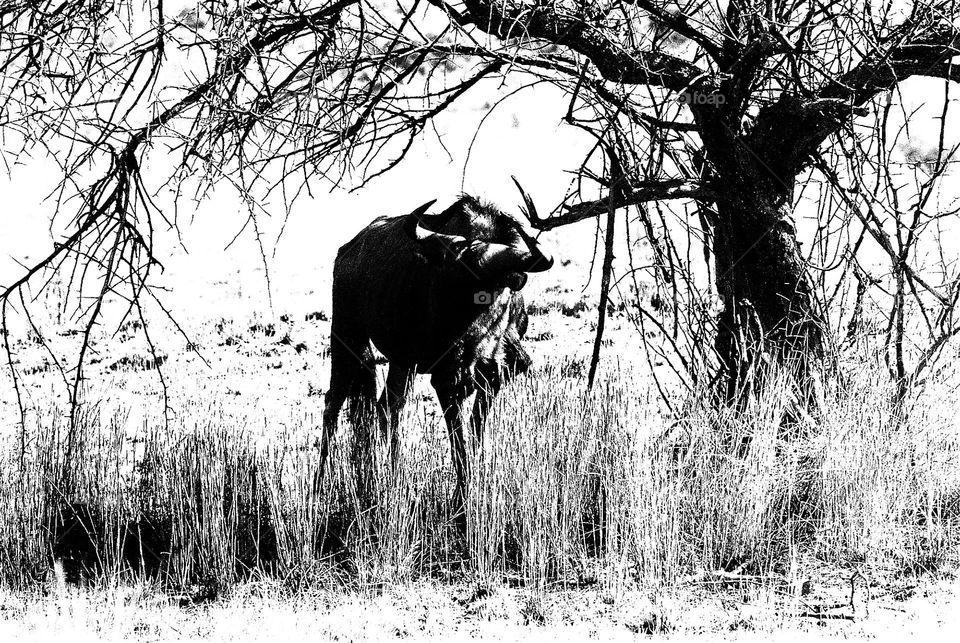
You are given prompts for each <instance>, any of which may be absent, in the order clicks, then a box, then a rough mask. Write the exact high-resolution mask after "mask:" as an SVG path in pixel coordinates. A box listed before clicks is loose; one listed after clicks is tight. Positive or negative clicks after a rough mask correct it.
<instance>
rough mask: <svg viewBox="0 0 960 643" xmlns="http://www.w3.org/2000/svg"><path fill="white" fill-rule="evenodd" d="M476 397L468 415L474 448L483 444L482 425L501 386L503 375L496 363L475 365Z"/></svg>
mask: <svg viewBox="0 0 960 643" xmlns="http://www.w3.org/2000/svg"><path fill="white" fill-rule="evenodd" d="M476 379H477V396H476V399H475V400H474V403H473V413H472V414H471V415H470V428H471V430H472V431H473V438H474V445H475V448H478V449H479V448H480V447H481V445H482V444H483V425H484V424H485V423H486V421H487V413H489V411H490V404H491V403H492V402H493V398H494V397H496V395H497V393H498V392H500V388H501V387H502V386H503V382H504V373H503V371H502V369H501V368H500V367H499V365H497V363H496V362H479V363H478V364H477V378H476Z"/></svg>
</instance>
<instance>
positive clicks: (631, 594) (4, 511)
mask: <svg viewBox="0 0 960 643" xmlns="http://www.w3.org/2000/svg"><path fill="white" fill-rule="evenodd" d="M579 297H580V295H579V294H578V293H573V292H570V291H569V290H567V291H566V292H565V291H564V289H563V288H561V287H559V286H557V285H553V286H550V285H545V286H543V287H541V289H540V290H539V291H535V294H534V295H533V297H532V301H531V302H530V310H531V313H532V314H531V326H530V331H529V333H528V345H530V346H531V352H532V353H533V354H534V356H535V358H536V365H535V368H534V369H533V371H532V372H531V373H529V374H528V375H526V376H523V377H521V378H518V380H517V381H515V382H514V383H513V384H511V385H510V386H508V387H507V389H506V390H505V391H504V392H503V394H502V395H501V396H500V397H499V398H498V400H497V404H496V408H495V410H494V412H493V414H492V416H491V418H490V421H489V424H488V427H487V432H486V439H485V442H484V445H483V447H482V449H481V451H480V453H481V456H480V459H479V460H478V461H477V462H476V463H475V466H476V468H477V474H478V484H476V485H475V486H474V487H473V488H472V491H471V495H470V498H469V507H468V510H469V524H470V529H469V531H468V534H467V537H466V540H464V539H463V538H462V537H460V536H458V535H457V533H456V530H455V528H454V527H453V521H452V518H451V516H450V512H449V504H448V499H449V496H450V492H451V489H452V471H451V469H450V464H449V453H448V450H449V447H448V442H447V438H446V433H445V429H444V428H443V425H442V417H441V416H440V415H439V409H438V407H437V406H436V402H435V401H434V398H433V394H432V391H431V390H430V389H429V387H428V385H427V383H426V381H420V382H419V383H418V385H417V389H416V392H415V395H414V398H413V403H411V404H410V405H408V407H407V410H406V415H405V417H404V420H403V423H402V427H403V429H402V430H403V434H404V441H403V449H402V453H401V464H400V467H399V469H398V471H396V472H391V471H390V470H389V468H388V467H387V466H386V464H385V463H384V462H383V457H382V456H383V452H384V450H383V449H382V448H381V449H377V448H374V450H373V452H372V455H371V452H369V451H368V450H366V449H363V448H360V447H361V446H362V444H364V432H363V431H360V432H359V433H358V432H355V431H352V430H351V428H350V427H349V425H348V424H347V422H346V420H345V419H342V421H341V430H340V432H339V433H338V436H337V442H336V444H335V450H334V454H335V455H334V461H335V467H334V472H333V474H332V475H330V476H329V477H327V478H325V479H324V480H323V481H322V483H321V484H320V486H319V488H318V487H317V486H315V481H314V471H315V466H314V463H315V461H316V457H317V456H316V451H315V449H314V448H313V443H314V439H315V437H316V430H317V425H318V423H319V417H320V412H321V411H322V395H321V393H322V390H323V388H324V386H325V384H326V378H327V370H328V365H327V358H326V353H325V350H324V347H325V346H326V342H327V339H326V334H327V333H328V327H329V324H328V320H327V314H326V313H325V312H324V311H323V310H316V311H310V310H308V311H307V312H303V310H298V311H297V312H295V313H294V312H291V313H285V314H283V315H278V316H277V318H276V319H271V320H267V319H264V318H262V317H260V316H256V317H248V318H245V317H242V316H238V317H234V318H219V319H218V318H213V319H209V320H207V321H202V320H201V321H199V322H195V323H194V325H193V327H192V328H193V330H194V338H195V339H196V340H197V343H198V348H199V349H200V352H201V354H202V355H203V359H205V360H206V362H207V363H208V364H210V366H207V365H205V364H204V362H203V361H202V360H201V358H200V357H198V356H197V355H196V354H195V353H193V352H191V351H188V350H186V347H183V348H182V349H181V350H179V351H169V352H164V353H162V355H161V357H162V358H163V359H162V362H163V363H162V364H161V367H162V368H161V371H160V372H161V373H163V380H162V381H161V380H160V378H159V377H158V372H157V369H156V364H155V359H154V357H153V356H152V355H151V353H150V352H149V349H148V346H147V345H146V344H145V342H144V339H143V336H142V333H138V332H137V331H138V330H140V329H139V328H138V327H137V325H136V323H135V322H134V323H130V324H129V325H127V326H126V327H124V328H123V329H121V331H120V333H118V334H117V336H116V337H115V338H113V339H112V340H109V341H106V340H104V342H103V344H102V348H101V349H100V350H98V351H97V353H96V355H97V357H96V359H97V363H96V364H95V365H94V366H95V367H96V368H97V370H96V371H93V372H95V373H97V376H96V377H93V378H92V382H94V383H95V384H96V387H95V388H92V389H91V393H90V397H89V399H90V400H91V403H89V404H88V405H87V406H86V407H85V409H86V410H85V412H84V414H83V416H82V422H81V424H80V429H81V431H82V435H81V436H80V438H81V439H79V440H78V441H77V444H82V445H83V446H82V449H81V450H78V451H76V452H75V453H74V458H73V463H74V464H73V467H72V468H71V475H70V476H69V478H70V479H71V480H73V482H74V487H73V488H72V489H66V488H61V487H58V486H57V485H56V484H52V482H53V481H56V480H60V479H63V478H62V475H61V474H62V467H63V465H64V461H65V457H66V450H67V448H68V446H67V445H68V442H69V440H68V435H67V434H68V431H67V430H66V429H67V424H66V421H65V417H64V416H63V414H62V412H61V410H59V409H62V403H63V400H62V397H61V398H60V402H59V404H58V402H57V395H58V394H59V395H61V396H62V393H57V390H58V381H57V377H58V376H57V374H56V371H55V368H54V366H53V365H51V364H50V363H49V362H48V361H46V358H45V357H44V355H43V354H42V352H41V351H40V348H39V347H38V346H33V347H32V348H31V347H30V346H29V337H24V338H21V339H20V341H21V342H22V346H24V347H26V348H27V350H25V351H24V352H23V353H22V355H23V357H22V361H21V363H20V368H22V369H24V371H25V372H26V373H28V376H27V380H26V381H27V383H28V384H29V385H30V386H29V388H28V389H27V391H28V393H27V398H28V399H29V400H30V402H31V407H32V408H34V409H36V410H35V412H32V413H30V414H29V416H28V431H27V432H26V433H20V432H19V431H9V432H7V434H6V435H5V439H4V445H3V464H2V467H0V471H2V472H3V473H2V476H3V479H2V486H3V488H4V494H3V496H2V500H0V525H2V529H0V539H2V548H0V565H2V576H3V583H4V585H5V587H7V588H8V589H5V590H4V594H3V597H2V599H0V603H2V605H3V610H2V615H3V616H2V618H3V619H4V620H3V621H0V633H3V632H4V630H3V628H6V630H7V631H9V632H11V633H14V632H15V633H17V634H18V636H19V635H21V634H23V635H31V636H34V637H38V638H43V637H45V636H53V635H55V633H56V632H58V631H66V630H70V631H71V632H79V633H85V635H86V636H88V637H89V638H90V640H99V639H100V638H101V637H106V638H111V637H112V638H115V639H120V638H127V637H130V638H134V639H140V640H166V639H181V638H213V639H214V640H231V639H232V638H236V637H238V636H240V635H241V633H242V632H246V631H248V630H254V631H256V632H257V633H258V635H259V636H261V638H262V639H263V640H267V639H270V638H275V636H276V635H278V634H277V633H281V632H282V633H283V636H285V637H289V636H293V637H294V638H295V637H296V636H301V637H303V638H311V637H313V636H315V635H317V634H319V635H321V638H323V637H326V638H330V639H341V640H342V639H380V638H385V637H388V636H389V637H391V638H393V637H401V638H404V637H410V638H414V639H417V638H441V637H447V636H450V635H457V634H461V635H465V634H469V635H471V636H480V637H482V638H487V639H494V640H495V639H512V638H515V637H516V635H517V633H518V632H520V631H521V630H518V629H517V628H523V631H525V632H528V633H529V636H530V637H532V638H534V639H539V638H543V639H547V638H557V637H560V638H579V637H580V636H584V635H585V636H592V637H594V638H597V639H599V640H605V639H608V638H611V639H616V638H628V637H632V636H634V635H635V634H637V633H657V634H663V635H669V636H675V637H684V636H687V635H697V634H706V635H713V634H717V633H720V632H722V633H723V635H724V636H728V637H731V638H746V639H751V638H758V639H760V638H765V634H764V633H769V632H771V631H778V632H781V633H784V634H785V635H797V636H799V635H801V634H803V635H804V636H807V635H810V634H823V635H829V636H834V635H836V636H844V637H849V636H861V635H863V636H873V635H885V634H892V633H894V632H899V633H902V634H903V635H905V636H906V635H908V634H910V633H918V632H929V631H935V630H936V629H937V628H941V627H943V628H945V627H947V626H948V621H949V618H952V617H953V616H954V613H955V609H954V608H953V606H954V605H955V601H956V600H957V599H956V587H955V584H954V582H953V581H952V580H950V579H951V578H952V569H953V568H954V566H955V564H956V556H955V553H956V544H957V516H958V512H960V473H958V472H960V466H958V465H960V462H958V460H960V452H958V446H960V445H958V438H957V436H956V435H955V432H954V431H953V427H954V426H955V412H956V409H957V408H958V407H957V399H956V397H957V392H956V391H955V390H954V389H953V388H951V387H950V386H949V381H950V380H951V378H952V374H951V373H950V372H945V373H942V374H941V380H938V383H935V384H933V385H931V386H930V387H929V388H928V390H927V391H926V392H925V393H924V395H923V396H922V397H921V398H920V399H919V400H918V402H917V404H916V406H915V407H914V408H913V409H912V412H911V413H910V414H909V415H908V416H906V417H900V416H899V415H898V414H896V413H895V412H894V410H893V406H892V404H891V402H890V399H891V398H892V395H891V391H890V389H889V384H888V383H887V381H886V379H885V377H886V376H885V374H884V372H883V369H882V368H880V367H879V362H871V358H870V357H869V353H868V352H866V350H865V349H864V351H862V352H860V353H859V354H856V352H855V351H850V356H849V357H848V359H849V360H850V361H849V363H847V364H846V367H847V371H848V372H849V373H851V376H850V377H849V379H848V381H847V382H846V383H845V386H844V387H843V388H840V389H836V390H828V391H824V392H823V395H824V402H825V408H826V412H825V413H824V415H823V416H822V417H820V418H817V419H813V418H810V419H809V422H810V423H812V424H809V425H802V426H800V427H798V428H797V429H796V435H794V436H785V435H783V434H782V433H781V432H780V431H779V429H778V427H779V426H781V424H782V422H781V417H782V414H783V413H784V410H785V408H786V406H787V400H786V396H785V394H784V389H783V388H782V387H777V386H776V383H775V378H774V383H772V384H771V385H770V386H769V390H768V391H767V393H766V395H765V396H763V397H762V398H761V399H760V401H758V402H757V403H756V404H755V405H754V406H752V407H751V408H749V409H748V410H747V411H746V412H744V413H742V414H724V413H718V412H717V411H715V410H712V409H710V408H708V406H707V405H706V404H705V403H704V402H703V401H701V399H702V398H701V397H698V396H697V395H695V394H694V395H687V396H679V397H678V398H677V399H678V400H680V401H681V402H682V404H683V406H682V407H680V408H678V409H677V412H676V415H674V416H671V415H670V414H669V413H668V412H667V410H666V409H665V407H664V405H663V403H662V402H661V400H660V399H659V398H658V396H657V393H656V389H655V388H654V386H653V384H652V381H651V379H650V376H649V370H648V367H647V365H646V362H645V360H644V359H643V356H642V352H641V351H640V347H639V341H638V338H637V336H636V331H635V329H634V327H633V323H632V322H631V320H630V318H629V314H630V312H629V308H625V309H618V310H615V311H613V315H612V317H611V320H612V322H611V326H612V328H611V330H610V332H609V334H608V338H609V341H608V344H607V346H606V347H605V350H606V351H608V357H607V359H605V360H604V367H603V368H602V369H601V374H600V379H599V382H598V385H597V386H596V387H595V388H594V390H593V391H592V392H587V391H586V365H587V355H588V351H589V340H590V333H589V331H590V328H591V324H592V318H593V309H594V308H595V306H594V305H592V304H590V303H589V301H587V303H584V304H577V302H578V301H583V300H582V299H579ZM157 332H158V333H159V332H160V331H157ZM166 332H170V331H169V330H168V331H166ZM72 339H73V338H72V337H71V336H70V335H69V334H65V335H63V336H59V337H58V340H57V341H61V342H69V341H71V340H72ZM162 339H163V342H158V343H160V344H161V345H162V346H165V347H169V346H171V345H175V342H176V337H175V336H174V335H172V334H171V335H170V336H169V337H162ZM155 341H156V340H155ZM180 342H181V344H180V345H181V346H183V343H182V342H183V340H182V339H181V340H180ZM867 345H868V342H866V341H864V343H863V346H867ZM31 360H33V361H31ZM941 382H942V383H941ZM60 385H61V386H62V383H60ZM162 386H166V387H167V394H168V397H169V399H170V401H171V407H170V409H169V410H168V411H167V413H166V419H165V418H164V409H163V404H162V399H163V396H162ZM44 396H47V397H46V398H44ZM43 399H47V400H48V403H47V404H42V403H41V404H38V402H39V401H42V400H43ZM5 402H6V403H5V405H4V408H5V413H6V414H7V417H8V418H12V417H13V414H12V412H13V410H14V408H15V407H14V405H13V403H12V400H11V399H10V398H9V397H7V398H5ZM13 419H15V418H13ZM13 419H12V420H11V421H10V423H9V424H8V426H11V425H12V424H13ZM358 436H359V437H358ZM747 444H748V445H749V446H748V447H745V446H744V445H747ZM77 448H80V447H77ZM358 485H359V488H360V489H361V493H359V494H358V492H357V489H358ZM362 490H365V491H366V493H363V492H362ZM468 559H469V561H468ZM54 560H55V561H56V562H55V564H53V565H51V561H54ZM76 580H80V581H81V582H82V584H83V586H82V587H81V588H76V587H74V585H73V581H76ZM851 583H852V584H853V586H854V587H855V588H856V589H855V595H854V598H853V601H851ZM14 588H20V591H14ZM84 588H85V589H84ZM24 591H25V593H24ZM868 604H869V605H868ZM865 610H866V611H865ZM853 619H856V620H853ZM243 638H244V639H246V638H248V637H247V636H246V635H244V636H243ZM81 640H82V638H81Z"/></svg>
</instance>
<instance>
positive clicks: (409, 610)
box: [0, 577, 960, 643]
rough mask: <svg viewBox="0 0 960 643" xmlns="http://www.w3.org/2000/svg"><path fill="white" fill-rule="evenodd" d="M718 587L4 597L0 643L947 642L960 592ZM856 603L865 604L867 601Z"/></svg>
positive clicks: (54, 592) (943, 584)
mask: <svg viewBox="0 0 960 643" xmlns="http://www.w3.org/2000/svg"><path fill="white" fill-rule="evenodd" d="M726 583H727V584H726V585H725V586H724V587H720V586H718V585H716V584H714V583H710V582H707V581H706V579H704V580H699V581H698V580H691V581H689V582H688V583H685V584H682V585H678V586H677V587H672V588H661V589H660V590H658V591H656V592H649V591H647V592H644V591H640V590H638V589H636V588H620V589H619V590H605V589H600V588H598V587H593V588H586V589H578V590H569V589H568V590H563V589H555V590H551V591H544V592H530V591H527V590H523V589H515V588H509V587H505V586H497V587H492V588H487V587H486V586H483V585H477V584H454V585H450V584H440V583H436V582H425V581H419V582H413V583H406V584H403V585H389V586H385V587H381V588H368V589H366V590H346V591H344V590H337V591H325V590H313V591H309V592H297V593H291V592H290V591H289V590H287V589H286V588H284V587H282V586H281V585H280V584H279V583H277V582H270V581H259V582H248V583H245V584H243V585H241V586H238V587H237V588H235V589H234V590H233V591H232V592H231V593H230V595H229V596H226V597H222V598H221V599H219V600H217V601H214V602H211V603H206V604H189V605H188V606H183V605H181V603H180V599H179V598H178V597H176V596H174V597H171V596H169V595H168V594H166V593H163V592H160V591H158V590H157V589H156V588H153V587H149V586H139V585H122V586H120V587H113V588H109V589H99V590H77V589H73V588H57V587H56V586H53V587H50V588H49V594H48V595H46V596H41V595H39V594H29V595H24V594H22V593H18V594H11V593H8V592H3V593H0V637H2V638H3V640H8V641H14V640H15V641H34V640H37V641H47V640H55V639H58V638H62V637H69V639H70V640H71V641H74V642H78V643H79V642H82V641H114V640H118V641H119V640H134V641H166V640H209V641H234V640H241V641H276V640H284V641H291V642H293V641H317V640H321V641H327V640H329V641H363V640H466V639H467V638H470V639H476V640H490V641H515V640H527V641H557V640H599V641H619V640H635V639H636V638H637V636H643V635H654V636H656V637H657V638H663V639H667V640H686V639H699V640H716V639H718V638H722V639H723V640H731V641H736V640H744V641H766V640H770V639H771V638H776V639H777V640H801V639H802V640H805V641H806V640H811V639H812V640H818V639H825V640H835V639H848V640H849V639H853V640H860V639H873V640H910V639H914V640H928V641H932V640H953V637H955V635H956V632H957V631H958V630H957V628H958V627H960V610H958V607H960V584H958V583H957V581H956V580H952V579H948V578H943V577H941V578H926V579H923V580H916V579H914V580H912V581H902V582H901V583H899V584H898V585H897V587H896V588H894V589H892V590H891V589H887V590H878V588H877V587H872V588H870V590H871V591H872V593H873V596H872V597H871V598H870V599H869V600H866V599H863V600H861V599H859V598H857V599H856V600H855V602H854V603H853V604H852V605H851V602H850V600H849V595H848V593H847V592H839V591H834V592H832V594H833V596H832V598H834V599H836V601H835V603H834V604H835V605H837V606H836V607H833V608H832V609H828V610H823V611H817V609H816V605H817V603H816V600H817V599H816V598H814V597H815V595H816V594H821V596H822V595H823V594H824V593H826V592H827V591H829V590H827V589H826V586H827V583H826V582H824V583H822V584H821V583H819V582H818V583H817V584H816V586H815V587H814V588H812V589H811V590H810V593H809V594H807V595H805V596H803V597H800V596H793V595H790V594H789V593H787V592H782V591H778V590H777V589H776V588H775V587H773V586H771V585H756V584H753V583H750V582H743V583H738V582H737V581H732V580H730V579H728V580H727V581H726ZM863 591H864V594H863V595H864V596H866V594H865V591H866V589H864V590H863Z"/></svg>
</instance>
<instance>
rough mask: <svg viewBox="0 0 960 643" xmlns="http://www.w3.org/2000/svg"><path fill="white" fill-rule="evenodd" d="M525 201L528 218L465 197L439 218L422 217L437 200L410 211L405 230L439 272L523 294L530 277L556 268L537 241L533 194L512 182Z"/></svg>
mask: <svg viewBox="0 0 960 643" xmlns="http://www.w3.org/2000/svg"><path fill="white" fill-rule="evenodd" d="M514 182H515V183H516V184H517V188H518V189H519V190H520V194H521V196H522V198H523V203H524V205H523V206H522V207H521V213H522V214H523V215H524V218H520V217H517V216H514V215H512V214H508V213H506V212H503V211H502V210H500V209H499V208H497V207H496V206H495V205H492V204H490V203H485V202H482V201H480V200H478V199H476V198H474V197H472V196H469V195H464V196H462V197H460V199H459V200H457V202H456V203H454V204H453V205H451V206H450V207H449V208H447V209H446V210H444V211H443V212H441V213H440V214H437V215H424V213H425V212H426V211H427V209H428V208H429V207H430V206H431V205H433V203H434V201H431V202H429V203H425V204H424V205H422V206H420V207H419V208H417V210H415V211H414V212H413V213H411V215H410V218H409V220H408V223H407V232H408V234H410V235H411V236H412V237H413V238H414V239H416V243H417V252H418V254H419V255H420V256H421V257H422V258H423V259H424V260H425V261H427V262H429V263H431V264H433V265H436V266H438V267H439V268H443V269H448V270H453V271H456V272H460V273H463V274H464V275H465V276H467V277H468V278H469V277H472V278H473V279H474V280H475V281H477V282H478V283H479V284H481V285H486V286H490V287H495V288H500V287H504V286H506V287H509V288H510V289H511V290H520V289H521V288H523V286H524V285H525V284H526V282H527V273H529V272H541V271H543V270H547V269H549V268H550V267H551V266H553V256H552V254H551V253H550V251H549V250H548V249H547V248H546V247H545V246H544V244H542V243H539V242H538V241H537V240H536V238H535V237H534V234H535V230H534V229H533V228H532V227H531V225H530V223H529V221H530V219H531V218H536V217H537V209H536V206H535V205H534V203H533V199H531V198H530V195H528V194H527V193H526V191H524V189H523V188H522V187H521V186H520V183H519V182H517V181H516V179H514Z"/></svg>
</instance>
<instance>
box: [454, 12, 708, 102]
mask: <svg viewBox="0 0 960 643" xmlns="http://www.w3.org/2000/svg"><path fill="white" fill-rule="evenodd" d="M464 5H466V7H467V10H468V11H469V14H470V22H472V23H473V24H475V25H476V26H477V27H479V28H480V29H482V30H483V31H485V32H487V33H488V34H490V35H493V36H496V37H497V38H500V39H501V40H508V39H510V38H518V37H522V36H528V37H532V38H540V39H542V40H546V41H548V42H552V43H554V44H556V45H561V46H563V47H567V48H569V49H571V50H572V51H575V52H577V53H579V54H582V55H584V56H586V57H587V58H589V59H590V61H591V62H592V63H593V64H594V65H595V66H596V67H597V70H598V71H599V72H600V74H601V75H602V76H603V77H604V78H605V79H607V80H610V81H613V82H618V83H626V84H646V85H657V86H661V87H666V88H667V89H672V90H675V91H680V90H683V89H685V88H687V87H689V86H690V85H691V84H693V83H694V82H695V81H696V80H697V79H698V78H700V77H702V76H705V75H706V72H704V70H702V69H700V68H699V67H697V66H695V65H692V64H690V63H688V62H686V61H684V60H681V59H680V58H676V57H674V56H670V55H668V54H662V53H655V52H649V51H636V50H631V49H628V48H626V47H624V46H623V44H622V43H621V41H620V40H621V39H619V38H617V37H615V36H613V35H612V34H610V33H609V32H608V31H607V30H605V29H603V28H602V27H600V26H599V25H593V24H589V23H588V22H586V21H585V20H584V19H583V17H582V16H578V15H574V14H570V13H564V12H562V11H561V10H559V9H558V8H556V7H555V6H552V5H545V4H538V5H536V6H530V5H523V4H519V3H516V4H514V3H510V2H502V1H500V2H485V1H484V0H464Z"/></svg>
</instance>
